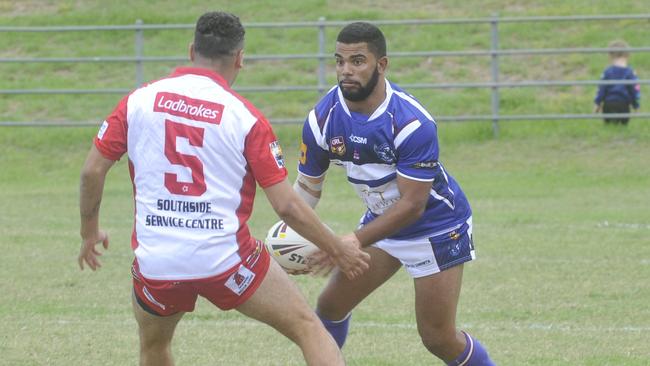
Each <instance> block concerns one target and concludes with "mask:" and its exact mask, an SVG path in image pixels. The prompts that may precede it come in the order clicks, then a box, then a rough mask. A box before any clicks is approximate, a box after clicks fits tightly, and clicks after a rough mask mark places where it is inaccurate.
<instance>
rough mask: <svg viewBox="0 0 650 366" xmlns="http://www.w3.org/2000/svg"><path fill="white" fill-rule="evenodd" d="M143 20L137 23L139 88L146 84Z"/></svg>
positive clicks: (137, 76) (137, 74) (136, 80)
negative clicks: (143, 65) (143, 62)
mask: <svg viewBox="0 0 650 366" xmlns="http://www.w3.org/2000/svg"><path fill="white" fill-rule="evenodd" d="M142 24H143V22H142V19H138V20H136V21H135V25H136V29H135V58H136V61H135V84H136V85H135V87H136V88H139V87H140V86H141V85H142V84H144V71H143V68H142V57H143V56H144V30H143V29H142V27H141V25H142Z"/></svg>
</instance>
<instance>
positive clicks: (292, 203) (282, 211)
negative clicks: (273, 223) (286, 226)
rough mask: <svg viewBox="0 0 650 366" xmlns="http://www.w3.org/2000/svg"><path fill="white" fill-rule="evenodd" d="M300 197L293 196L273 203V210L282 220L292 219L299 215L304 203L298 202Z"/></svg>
mask: <svg viewBox="0 0 650 366" xmlns="http://www.w3.org/2000/svg"><path fill="white" fill-rule="evenodd" d="M299 200H300V198H299V197H297V196H296V197H295V198H293V197H292V198H291V199H288V200H285V201H282V202H278V203H277V204H275V205H273V210H274V211H275V213H276V214H277V215H278V217H279V218H281V219H282V220H283V221H285V222H287V221H293V220H294V219H296V218H299V217H300V216H301V210H302V209H304V205H301V204H300V201H299Z"/></svg>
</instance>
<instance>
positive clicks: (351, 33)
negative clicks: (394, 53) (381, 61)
mask: <svg viewBox="0 0 650 366" xmlns="http://www.w3.org/2000/svg"><path fill="white" fill-rule="evenodd" d="M336 41H337V42H341V43H346V44H349V43H362V42H365V43H367V44H368V49H369V50H370V52H372V53H373V54H374V55H375V56H376V57H377V58H380V57H384V56H386V38H384V34H383V33H382V32H381V30H380V29H379V28H377V26H375V25H373V24H370V23H367V22H354V23H350V24H348V25H346V26H345V27H343V29H341V31H340V32H339V35H338V37H336Z"/></svg>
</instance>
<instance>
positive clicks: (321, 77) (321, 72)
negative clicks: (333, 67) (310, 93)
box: [318, 17, 327, 95]
mask: <svg viewBox="0 0 650 366" xmlns="http://www.w3.org/2000/svg"><path fill="white" fill-rule="evenodd" d="M318 54H319V56H318V93H319V94H321V95H322V94H323V93H324V92H325V88H326V85H325V83H326V82H327V80H326V79H325V72H326V71H325V56H324V55H325V17H320V18H318Z"/></svg>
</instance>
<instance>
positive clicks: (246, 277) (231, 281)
mask: <svg viewBox="0 0 650 366" xmlns="http://www.w3.org/2000/svg"><path fill="white" fill-rule="evenodd" d="M253 278H255V273H253V272H252V271H251V270H250V269H248V268H246V267H244V266H239V268H238V269H237V272H235V273H233V274H232V275H230V277H228V280H226V287H228V288H229V289H230V290H231V291H232V292H234V293H236V294H237V296H241V294H242V293H244V291H246V289H247V288H248V286H249V285H250V284H251V282H253Z"/></svg>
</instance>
